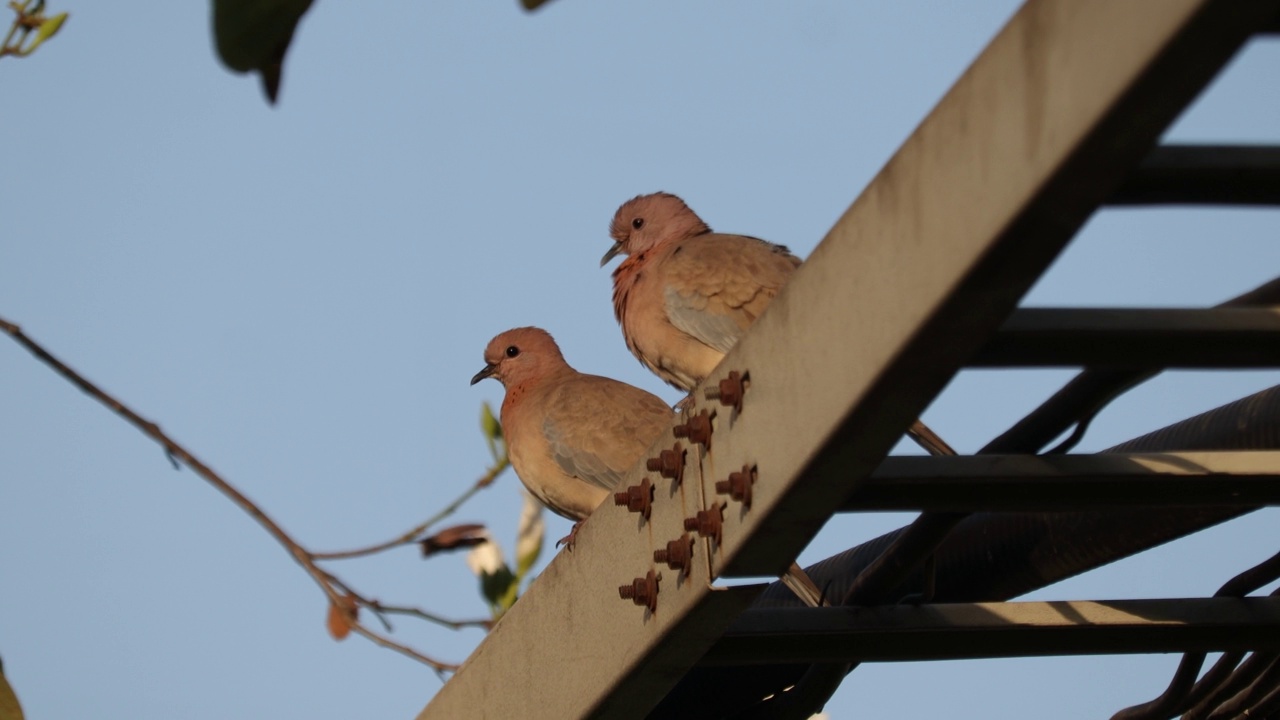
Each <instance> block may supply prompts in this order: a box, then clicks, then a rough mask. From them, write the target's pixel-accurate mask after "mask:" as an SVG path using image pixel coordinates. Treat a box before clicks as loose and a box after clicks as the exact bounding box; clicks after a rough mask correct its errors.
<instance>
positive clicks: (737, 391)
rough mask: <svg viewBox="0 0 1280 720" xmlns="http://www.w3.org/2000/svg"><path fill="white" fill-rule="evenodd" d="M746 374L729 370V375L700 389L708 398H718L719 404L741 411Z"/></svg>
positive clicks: (745, 387) (745, 388)
mask: <svg viewBox="0 0 1280 720" xmlns="http://www.w3.org/2000/svg"><path fill="white" fill-rule="evenodd" d="M746 382H747V374H746V373H745V372H741V373H740V372H738V371H737V370H731V371H729V377H727V378H725V379H723V380H721V381H720V384H719V385H717V386H715V387H709V388H707V389H705V390H703V391H702V394H703V395H705V396H706V398H707V399H708V400H719V401H720V404H721V405H725V406H728V407H731V408H733V409H734V410H737V411H738V412H742V396H743V394H744V393H746V390H747V386H746Z"/></svg>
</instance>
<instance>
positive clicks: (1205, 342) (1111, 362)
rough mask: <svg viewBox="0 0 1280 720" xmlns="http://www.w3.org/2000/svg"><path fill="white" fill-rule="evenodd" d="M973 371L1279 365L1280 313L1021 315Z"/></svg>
mask: <svg viewBox="0 0 1280 720" xmlns="http://www.w3.org/2000/svg"><path fill="white" fill-rule="evenodd" d="M969 365H970V366H972V367H1060V366H1089V367H1097V368H1103V367H1109V368H1148V367H1181V368H1271V367H1278V366H1280V308H1274V307H1270V308H1210V309H1196V310H1163V309H1160V310H1157V309H1104V310H1095V309H1075V308H1027V309H1021V310H1018V311H1017V312H1015V313H1013V315H1012V316H1011V317H1010V318H1009V320H1008V321H1007V322H1006V323H1005V324H1004V325H1003V326H1002V327H1001V328H1000V330H999V331H998V332H997V333H996V334H995V335H994V336H992V338H991V340H990V341H989V342H988V343H987V344H986V346H985V347H983V348H982V350H981V351H979V352H978V353H977V354H976V355H975V356H974V358H973V359H972V360H971V361H970V362H969Z"/></svg>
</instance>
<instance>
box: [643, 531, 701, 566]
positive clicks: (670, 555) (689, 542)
mask: <svg viewBox="0 0 1280 720" xmlns="http://www.w3.org/2000/svg"><path fill="white" fill-rule="evenodd" d="M653 561H654V562H657V563H666V564H667V567H669V568H671V569H672V570H681V571H684V572H688V571H689V566H690V565H691V564H692V561H693V537H692V536H691V535H689V534H688V533H685V534H684V535H681V536H680V538H679V539H677V540H672V541H670V542H668V543H667V546H666V547H665V548H659V549H657V550H654V551H653Z"/></svg>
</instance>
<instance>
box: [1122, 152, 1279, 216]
mask: <svg viewBox="0 0 1280 720" xmlns="http://www.w3.org/2000/svg"><path fill="white" fill-rule="evenodd" d="M1107 204H1108V205H1172V204H1177V205H1280V147H1277V146H1274V145H1161V146H1160V147H1158V148H1156V149H1155V150H1153V151H1152V152H1151V154H1150V155H1148V156H1147V158H1146V159H1145V160H1143V161H1142V164H1141V165H1139V166H1138V168H1137V170H1135V171H1134V172H1133V174H1131V175H1130V176H1129V177H1128V178H1127V179H1126V180H1125V181H1124V184H1123V185H1121V186H1120V188H1119V189H1118V190H1116V192H1115V194H1113V195H1112V196H1111V197H1109V198H1107Z"/></svg>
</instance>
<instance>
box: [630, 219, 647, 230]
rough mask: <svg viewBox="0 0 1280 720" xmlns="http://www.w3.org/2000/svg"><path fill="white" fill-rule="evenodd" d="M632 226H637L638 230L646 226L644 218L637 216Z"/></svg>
mask: <svg viewBox="0 0 1280 720" xmlns="http://www.w3.org/2000/svg"><path fill="white" fill-rule="evenodd" d="M631 227H633V228H635V229H636V230H639V229H640V228H642V227H644V218H636V219H635V220H632V221H631Z"/></svg>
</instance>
